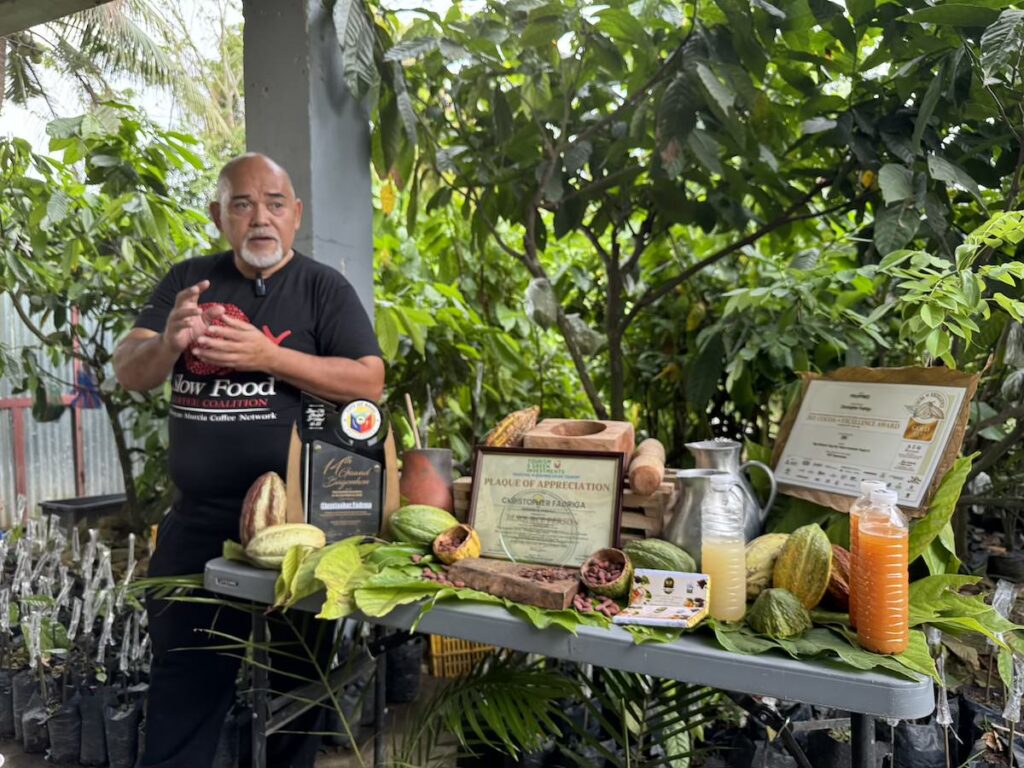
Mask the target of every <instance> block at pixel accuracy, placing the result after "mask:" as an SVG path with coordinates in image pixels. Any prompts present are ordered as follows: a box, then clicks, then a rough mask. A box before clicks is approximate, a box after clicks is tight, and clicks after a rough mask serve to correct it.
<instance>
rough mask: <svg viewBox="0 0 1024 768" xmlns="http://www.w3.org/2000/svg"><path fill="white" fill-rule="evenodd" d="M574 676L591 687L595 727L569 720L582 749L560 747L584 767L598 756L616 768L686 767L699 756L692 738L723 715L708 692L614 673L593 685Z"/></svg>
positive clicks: (590, 707)
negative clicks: (717, 716) (719, 712)
mask: <svg viewBox="0 0 1024 768" xmlns="http://www.w3.org/2000/svg"><path fill="white" fill-rule="evenodd" d="M576 674H577V677H578V683H579V685H581V686H584V687H589V688H590V692H591V697H589V698H587V699H585V700H584V701H583V705H584V707H585V708H586V710H587V713H588V719H589V720H591V721H592V722H593V723H595V724H596V725H597V728H596V732H595V730H594V729H591V728H587V727H579V726H578V725H577V724H576V723H575V722H574V721H572V720H567V722H568V723H569V724H570V725H571V726H572V728H573V734H572V735H573V736H574V737H575V739H574V741H576V742H577V743H578V744H579V747H578V748H573V747H571V746H568V745H566V744H561V745H560V746H561V749H562V752H563V754H565V755H566V757H568V758H569V759H570V760H572V761H573V762H574V763H576V764H577V765H580V766H588V765H592V764H593V756H594V755H599V756H600V757H601V758H603V759H604V760H605V761H607V762H608V763H610V764H611V765H616V766H620V765H621V766H630V768H687V767H688V766H689V764H690V757H691V756H692V755H694V754H695V753H696V751H695V750H694V749H693V742H694V741H695V738H694V737H695V736H699V735H700V733H701V732H702V728H703V726H704V724H705V723H708V722H710V721H711V720H713V719H714V717H715V716H716V715H717V714H718V711H719V707H718V705H717V703H716V694H715V692H714V691H712V690H710V689H708V688H701V687H699V686H693V685H687V684H684V683H680V682H677V681H674V680H664V679H661V678H652V677H648V676H646V675H636V674H633V673H630V672H620V671H616V670H610V669H609V670H601V671H600V673H599V674H598V675H597V676H596V679H595V680H594V681H593V682H591V681H590V680H589V679H588V678H586V676H585V675H584V673H583V672H582V671H577V673H576Z"/></svg>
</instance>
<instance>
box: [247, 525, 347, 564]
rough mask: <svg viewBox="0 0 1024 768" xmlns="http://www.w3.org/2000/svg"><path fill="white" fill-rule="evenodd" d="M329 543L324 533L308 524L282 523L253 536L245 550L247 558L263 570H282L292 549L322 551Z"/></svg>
mask: <svg viewBox="0 0 1024 768" xmlns="http://www.w3.org/2000/svg"><path fill="white" fill-rule="evenodd" d="M326 543H327V539H326V537H325V536H324V532H323V531H321V530H320V529H319V528H317V527H316V526H315V525H308V524H307V523H281V524H280V525H274V526H271V527H269V528H264V529H263V530H262V531H260V532H259V533H257V534H256V535H255V536H253V538H252V541H250V542H249V544H248V545H247V546H246V548H245V554H246V556H247V557H248V558H249V559H250V560H252V562H253V563H255V564H256V565H258V566H260V567H261V568H280V567H281V563H282V562H284V556H285V555H287V554H288V550H289V549H291V548H292V547H296V546H299V547H309V548H310V549H321V548H322V547H323V546H324V545H325V544H326Z"/></svg>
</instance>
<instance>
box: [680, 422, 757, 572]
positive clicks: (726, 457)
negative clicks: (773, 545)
mask: <svg viewBox="0 0 1024 768" xmlns="http://www.w3.org/2000/svg"><path fill="white" fill-rule="evenodd" d="M686 447H687V448H688V449H689V450H690V452H691V453H692V454H693V456H694V458H695V459H696V464H697V466H696V468H694V469H683V470H679V472H677V474H676V477H677V478H678V481H679V485H680V497H679V501H678V502H677V504H676V508H675V511H674V513H673V514H672V518H671V519H670V520H669V522H668V525H667V526H666V529H665V538H666V539H668V540H669V541H671V542H672V543H673V544H675V545H676V546H679V547H682V548H683V549H685V550H686V551H687V552H689V553H690V554H691V555H692V556H693V558H694V560H696V561H697V564H698V566H699V565H700V508H701V504H702V503H703V502H704V497H705V496H706V495H707V494H708V492H709V491H710V489H711V477H712V476H713V475H718V474H731V475H735V476H736V477H737V478H738V480H739V483H738V486H737V487H738V489H739V492H740V495H741V496H742V497H743V518H744V525H743V531H744V535H745V537H746V539H747V541H750V539H752V538H754V537H755V536H757V535H758V534H759V533H761V528H762V526H763V525H764V520H765V517H767V516H768V510H769V509H771V507H772V504H773V503H774V502H775V492H776V490H777V488H776V483H775V474H774V473H773V472H772V470H771V468H770V467H768V466H766V465H765V464H763V463H761V462H760V461H748V462H746V463H745V464H740V450H741V449H742V446H741V445H740V444H739V443H738V442H736V441H735V440H703V441H701V442H699V443H687V444H686ZM752 467H756V468H757V469H760V470H763V471H764V472H766V473H767V474H768V480H769V482H770V483H771V493H769V495H768V502H767V503H766V504H765V505H764V506H763V507H762V506H761V503H760V502H759V501H758V500H757V496H756V495H755V494H754V489H753V488H752V487H751V485H750V483H749V481H748V480H747V478H746V475H745V473H746V471H747V470H748V469H750V468H752Z"/></svg>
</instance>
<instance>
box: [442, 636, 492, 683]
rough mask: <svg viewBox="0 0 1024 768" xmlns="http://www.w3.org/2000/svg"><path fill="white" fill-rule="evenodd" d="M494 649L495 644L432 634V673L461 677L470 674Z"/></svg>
mask: <svg viewBox="0 0 1024 768" xmlns="http://www.w3.org/2000/svg"><path fill="white" fill-rule="evenodd" d="M494 650H495V648H494V646H493V645H485V644H484V643H472V642H470V641H469V640H458V639H456V638H454V637H445V636H443V635H431V636H430V674H432V675H433V676H434V677H461V676H462V675H466V674H469V673H470V672H471V671H472V669H473V667H475V666H476V664H477V662H479V661H480V659H482V658H484V657H485V656H487V654H489V653H493V652H494Z"/></svg>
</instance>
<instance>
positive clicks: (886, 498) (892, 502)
mask: <svg viewBox="0 0 1024 768" xmlns="http://www.w3.org/2000/svg"><path fill="white" fill-rule="evenodd" d="M898 498H899V496H898V494H897V493H896V491H886V490H881V491H872V492H871V503H872V504H887V505H889V506H892V507H895V506H896V501H897V499H898Z"/></svg>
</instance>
